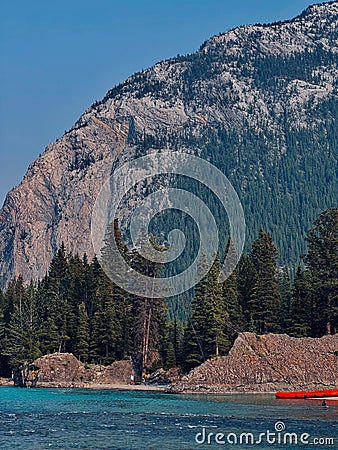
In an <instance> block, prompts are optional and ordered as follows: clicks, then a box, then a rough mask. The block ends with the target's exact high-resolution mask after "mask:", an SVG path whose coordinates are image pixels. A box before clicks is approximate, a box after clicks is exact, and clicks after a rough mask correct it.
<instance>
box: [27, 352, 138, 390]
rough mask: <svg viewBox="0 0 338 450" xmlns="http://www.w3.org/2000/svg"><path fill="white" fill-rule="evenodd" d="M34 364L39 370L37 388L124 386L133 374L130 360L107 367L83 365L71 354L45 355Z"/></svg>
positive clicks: (116, 362)
mask: <svg viewBox="0 0 338 450" xmlns="http://www.w3.org/2000/svg"><path fill="white" fill-rule="evenodd" d="M34 364H35V365H36V366H38V367H39V368H40V371H39V380H38V383H37V386H38V387H86V386H88V387H89V386H91V385H107V384H117V383H121V384H126V383H128V382H129V381H130V375H131V374H132V373H133V368H132V362H131V360H123V361H115V362H114V363H113V364H111V365H109V366H101V365H96V364H84V363H82V362H81V361H79V360H78V359H77V358H76V357H75V356H74V355H73V354H72V353H53V354H51V355H45V356H42V357H41V358H38V359H36V360H35V361H34Z"/></svg>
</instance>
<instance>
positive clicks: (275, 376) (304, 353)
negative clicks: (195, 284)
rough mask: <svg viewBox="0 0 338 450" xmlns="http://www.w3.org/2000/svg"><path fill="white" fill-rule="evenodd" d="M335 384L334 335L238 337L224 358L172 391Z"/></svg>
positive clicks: (337, 353)
mask: <svg viewBox="0 0 338 450" xmlns="http://www.w3.org/2000/svg"><path fill="white" fill-rule="evenodd" d="M337 386H338V335H334V336H324V337H322V338H293V337H290V336H288V335H286V334H266V335H262V336H258V335H256V334H254V333H249V332H247V333H240V334H239V336H238V338H237V339H236V341H235V343H234V346H233V347H232V349H231V350H230V352H229V355H228V356H224V357H219V358H215V359H211V360H208V361H206V362H205V363H204V364H202V365H201V366H198V367H196V368H195V369H194V370H192V371H191V372H190V374H189V375H188V376H187V377H186V378H185V380H184V381H181V382H179V383H176V384H175V385H173V386H172V388H171V390H172V391H173V392H185V391H191V392H236V391H237V392H250V391H251V392H252V391H256V392H269V391H276V390H295V389H321V388H323V389H325V388H326V389H330V388H331V389H332V388H336V387H337Z"/></svg>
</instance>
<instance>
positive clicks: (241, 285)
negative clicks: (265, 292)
mask: <svg viewBox="0 0 338 450" xmlns="http://www.w3.org/2000/svg"><path fill="white" fill-rule="evenodd" d="M255 279H256V270H255V267H254V264H253V262H252V259H251V258H250V256H249V255H247V254H246V253H243V255H242V256H241V259H240V261H239V264H238V268H237V269H236V280H237V292H238V302H239V305H240V308H241V310H242V314H243V321H244V325H243V326H244V329H247V330H249V328H250V324H251V329H250V331H253V330H252V327H254V325H253V319H252V311H251V302H250V299H251V296H252V290H253V286H254V283H255Z"/></svg>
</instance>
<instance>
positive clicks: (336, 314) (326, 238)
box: [305, 208, 338, 336]
mask: <svg viewBox="0 0 338 450" xmlns="http://www.w3.org/2000/svg"><path fill="white" fill-rule="evenodd" d="M307 242H308V245H309V250H308V253H307V255H306V257H305V262H306V264H307V269H308V271H309V274H310V279H311V284H312V290H313V294H314V297H313V299H314V305H313V306H314V309H313V329H312V334H313V335H314V336H322V335H323V334H335V333H336V331H337V327H338V208H330V209H327V210H325V211H323V212H322V213H321V214H320V215H319V217H318V218H317V220H316V221H315V222H314V226H313V227H312V228H311V229H310V231H309V232H308V234H307Z"/></svg>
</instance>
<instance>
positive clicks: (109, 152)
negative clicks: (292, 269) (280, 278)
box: [0, 1, 338, 284]
mask: <svg viewBox="0 0 338 450" xmlns="http://www.w3.org/2000/svg"><path fill="white" fill-rule="evenodd" d="M337 38H338V2H337V1H335V2H330V3H323V4H321V5H313V6H311V7H309V8H308V9H307V10H305V11H304V12H303V13H302V14H301V15H300V16H298V17H296V18H295V19H293V20H291V21H287V22H279V23H275V24H269V25H261V24H257V25H252V26H243V27H239V28H236V29H234V30H231V31H229V32H226V33H222V34H219V35H217V36H214V37H212V38H211V39H210V40H208V41H206V42H205V43H204V44H203V45H202V46H201V48H200V49H199V51H198V52H196V53H194V54H192V55H188V56H179V57H176V58H173V59H170V60H167V61H162V62H159V63H158V64H156V65H155V66H154V67H152V68H150V69H148V70H145V71H143V72H140V73H137V74H135V75H133V76H131V77H130V78H128V79H127V80H126V81H125V82H124V83H122V84H121V85H119V86H117V87H115V88H113V89H112V90H111V91H109V92H108V93H107V95H106V96H105V98H104V99H103V100H102V101H100V102H97V103H95V104H94V105H92V106H91V107H90V108H89V109H88V110H87V111H86V112H85V113H84V114H83V115H82V116H81V117H80V118H79V120H78V121H77V122H76V124H75V125H74V126H73V127H72V128H71V129H70V130H69V131H68V132H66V133H65V134H64V136H63V137H62V138H60V139H58V140H57V141H56V142H54V143H52V144H50V145H49V146H48V147H47V148H46V151H45V152H44V153H43V154H42V155H41V156H40V157H39V158H38V159H37V160H36V161H34V162H33V163H32V164H31V165H30V167H29V169H28V171H27V173H26V175H25V177H24V179H23V181H22V182H21V184H20V185H19V186H18V187H16V188H14V189H13V190H12V191H10V192H9V193H8V195H7V197H6V200H5V203H4V206H3V208H2V210H1V212H0V273H1V282H2V284H5V283H6V282H7V281H8V279H9V278H10V277H12V276H13V275H19V274H22V275H23V277H24V279H25V280H27V281H28V280H29V279H31V278H33V279H36V278H40V277H42V276H43V275H44V274H45V273H46V271H47V269H48V266H49V264H50V261H51V258H52V257H53V255H54V254H55V251H56V250H57V248H58V247H59V246H60V245H61V242H64V243H65V246H66V248H67V250H69V251H72V252H74V253H76V252H78V253H79V254H82V253H84V252H86V253H87V254H88V256H89V257H92V256H93V249H92V244H91V238H90V222H91V212H92V208H93V204H94V202H95V199H96V197H97V195H98V193H99V191H100V188H101V186H102V184H103V183H104V181H105V180H106V179H107V178H108V177H109V175H110V173H111V171H112V169H113V167H115V166H116V165H117V164H118V163H119V162H121V161H124V160H127V159H129V158H132V157H135V156H139V155H140V154H145V153H147V152H148V151H149V150H154V149H161V148H171V149H173V150H177V149H179V150H184V151H189V152H195V153H197V154H199V155H200V156H202V157H203V158H206V159H208V160H210V162H212V163H214V164H215V165H216V166H218V167H219V168H221V169H222V170H223V171H224V173H225V174H226V175H227V176H228V178H229V179H230V181H231V182H232V183H233V185H234V187H235V189H236V190H237V193H238V195H239V197H240V199H241V201H242V204H243V207H244V212H245V215H246V221H247V226H248V242H250V241H251V240H252V239H253V238H254V237H255V235H256V234H257V231H258V229H259V227H260V226H263V227H264V228H265V229H267V230H270V231H271V232H272V234H273V237H274V239H275V241H276V243H277V246H278V247H279V250H280V260H281V263H286V262H287V263H291V264H293V263H295V262H296V261H297V260H298V258H299V256H300V254H301V253H302V252H303V250H304V235H305V232H306V230H307V229H308V228H309V226H310V224H311V223H312V222H313V220H314V219H315V217H316V216H317V214H318V212H319V211H321V210H323V209H325V208H327V207H331V206H336V201H337V194H338V189H337V156H338V148H337V146H338V143H337V128H338V127H337V117H338V108H337V105H338V103H337V94H338V92H337V88H338V83H337V81H338V69H337V60H338V39H337Z"/></svg>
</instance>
